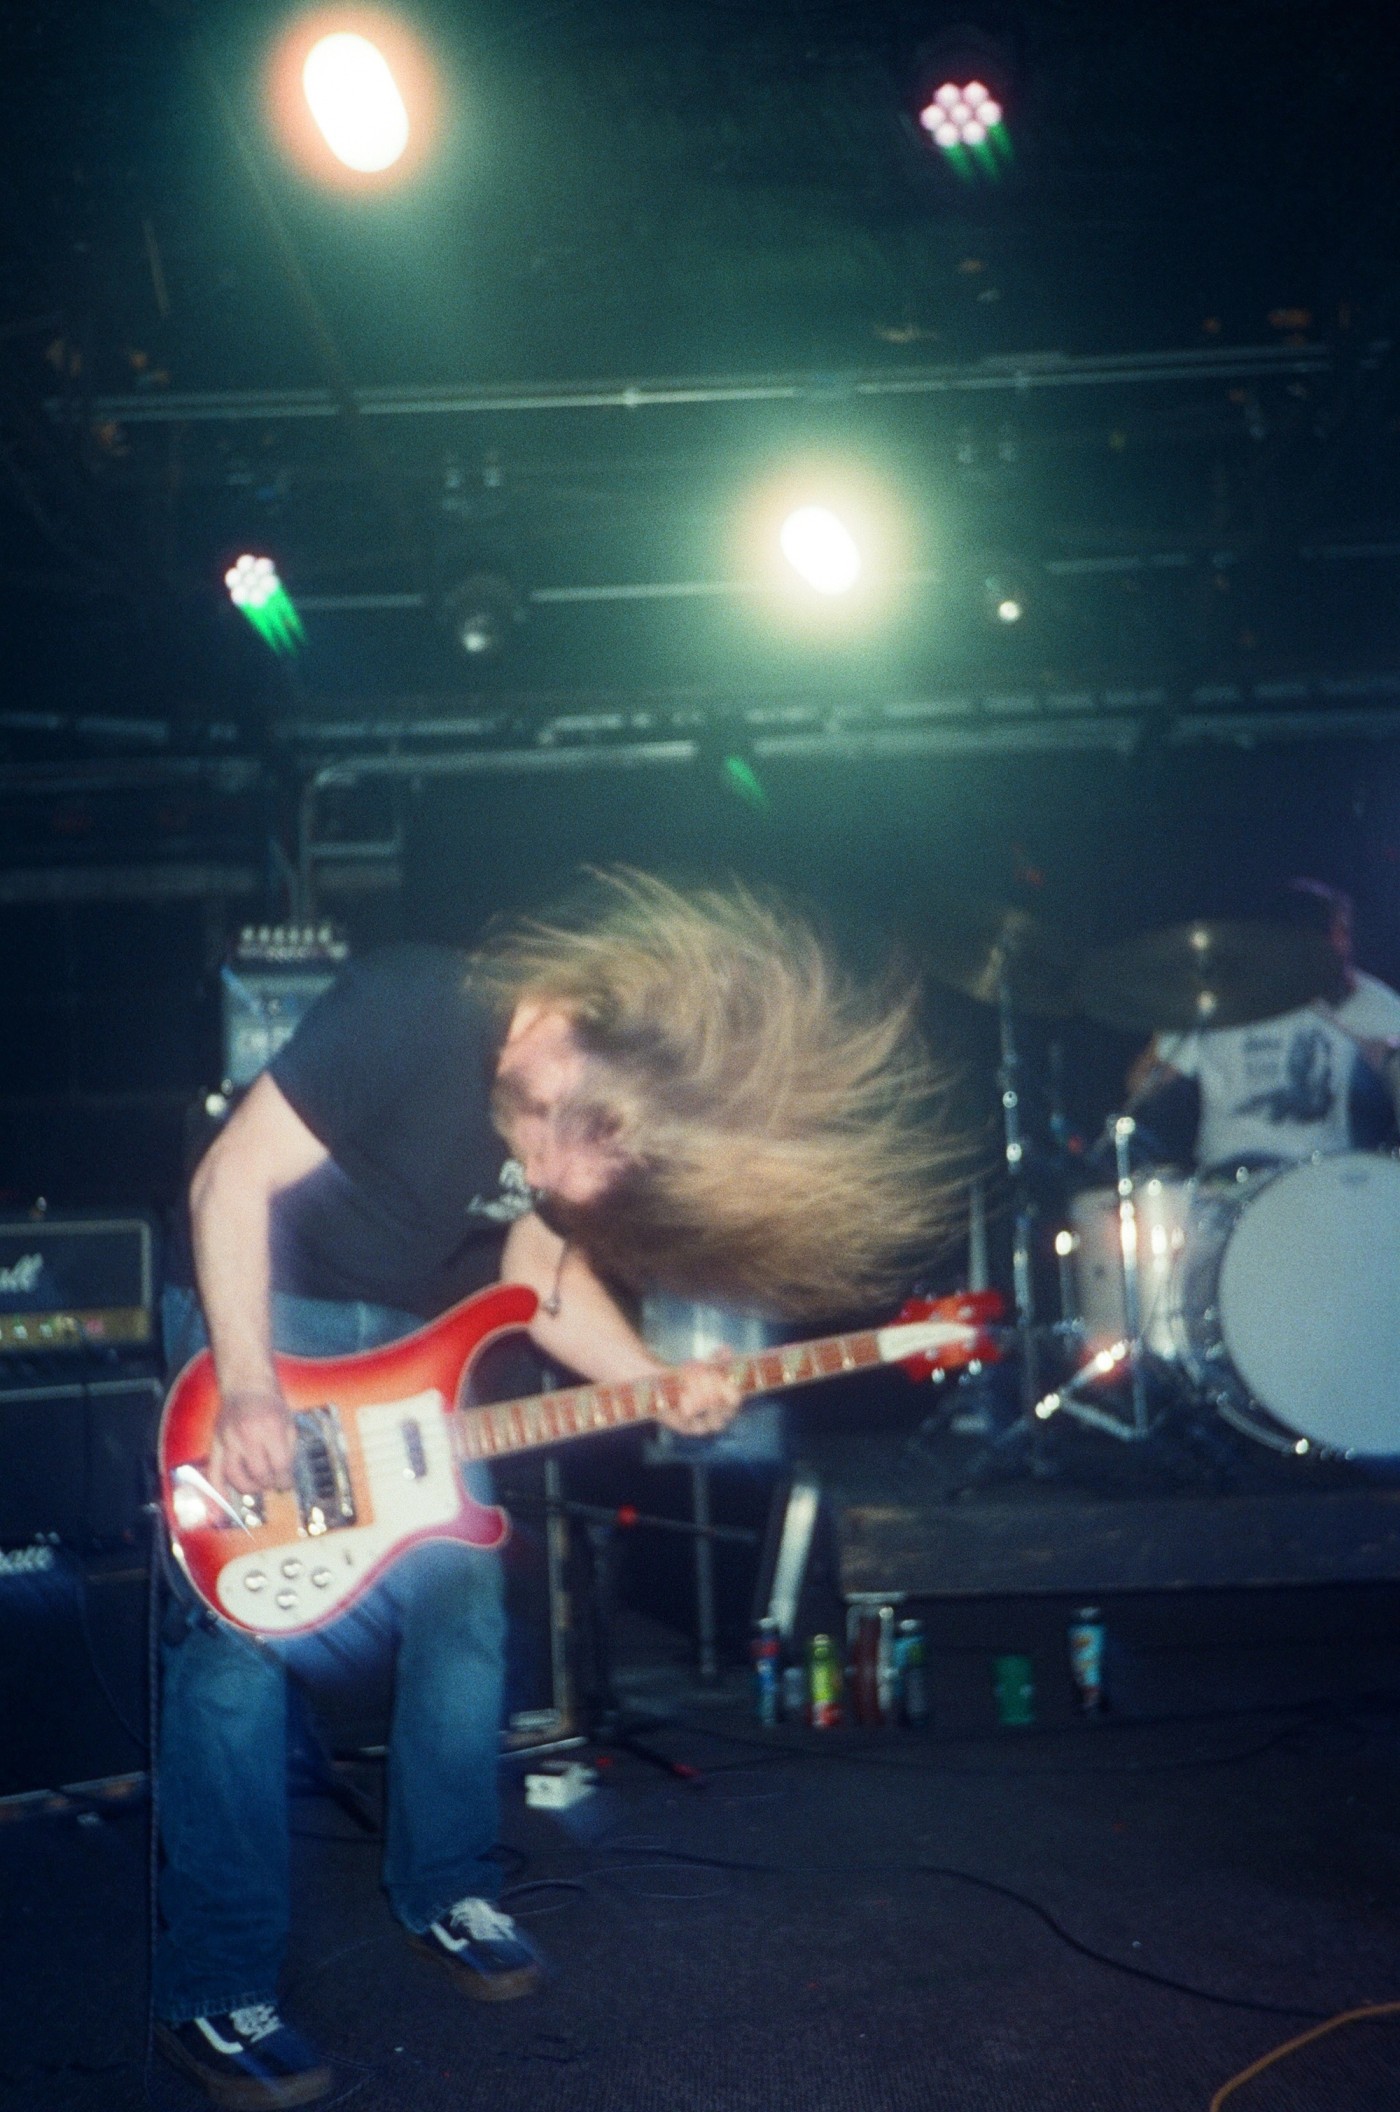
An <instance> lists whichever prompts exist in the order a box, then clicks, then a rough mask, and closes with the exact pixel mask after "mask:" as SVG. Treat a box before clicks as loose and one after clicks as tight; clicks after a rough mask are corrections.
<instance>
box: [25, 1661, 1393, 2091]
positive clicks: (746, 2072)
mask: <svg viewBox="0 0 1400 2112" xmlns="http://www.w3.org/2000/svg"><path fill="white" fill-rule="evenodd" d="M653 1655H655V1654H653ZM673 1655H674V1653H673ZM629 1684H630V1686H631V1688H632V1690H633V1692H634V1694H635V1696H636V1698H637V1699H639V1700H643V1701H646V1702H648V1703H651V1704H656V1705H658V1707H659V1710H660V1712H661V1713H664V1714H666V1715H667V1716H668V1717H669V1718H670V1720H669V1722H668V1723H666V1725H665V1726H664V1727H663V1728H660V1729H657V1730H656V1731H654V1732H653V1733H652V1737H651V1742H652V1744H653V1745H654V1746H655V1748H656V1749H657V1750H658V1751H663V1752H665V1753H667V1754H670V1755H672V1756H674V1757H677V1758H680V1759H683V1760H684V1761H686V1762H688V1763H690V1764H692V1765H695V1766H697V1767H698V1768H700V1769H701V1771H702V1773H703V1777H704V1779H703V1783H701V1784H695V1785H686V1784H682V1783H679V1782H677V1781H675V1780H673V1779H672V1778H670V1777H668V1776H665V1775H663V1774H660V1773H658V1772H657V1771H655V1770H654V1769H652V1768H651V1767H648V1766H646V1765H644V1764H642V1763H641V1762H639V1761H637V1760H636V1759H634V1758H631V1757H627V1756H622V1757H619V1758H618V1759H617V1760H616V1761H615V1763H614V1764H613V1765H612V1766H610V1767H609V1768H608V1769H607V1782H608V1786H607V1788H606V1789H605V1790H604V1791H603V1792H601V1793H600V1794H599V1795H598V1796H597V1797H596V1798H594V1799H593V1800H591V1801H590V1802H588V1803H586V1804H585V1805H583V1806H582V1807H580V1808H579V1810H578V1811H577V1812H576V1813H575V1814H571V1815H570V1816H569V1818H568V1820H567V1822H566V1821H564V1820H560V1819H558V1818H555V1817H553V1816H549V1815H545V1814H540V1813H536V1812H530V1811H527V1810H526V1809H525V1807H524V1805H523V1801H522V1798H521V1794H520V1791H519V1788H518V1786H512V1788H511V1790H510V1793H509V1795H508V1798H507V1803H506V1821H505V1828H504V1833H505V1840H506V1843H507V1847H506V1850H505V1859H506V1866H507V1872H508V1882H509V1885H510V1888H511V1891H510V1899H511V1904H512V1905H514V1906H515V1908H516V1910H517V1911H518V1912H520V1914H521V1915H522V1917H524V1918H525V1919H527V1920H528V1922H529V1924H530V1926H531V1928H532V1930H533V1931H534V1933H535V1934H536V1936H537V1937H538V1938H539V1940H540V1942H541V1943H542V1944H543V1945H544V1946H545V1947H546V1948H547V1950H548V1953H549V1956H550V1958H551V1960H552V1963H553V1974H552V1977H551V1979H550V1982H549V1984H548V1985H547V1987H546V1988H545V1990H544V1991H543V1992H542V1993H541V1994H540V1995H538V1996H537V1997H535V1998H534V1999H532V2000H528V2001H525V2002H520V2003H515V2004H510V2005H507V2006H503V2007H500V2008H488V2009H481V2008H478V2007H476V2006H474V2005H472V2004H470V2003H466V2002H463V2001H462V2000H461V1998H460V1997H458V1996H457V1995H456V1994H455V1992H454V1990H453V1989H452V1988H451V1987H450V1985H448V1984H447V1983H446V1982H445V1980H444V1979H443V1977H442V1976H441V1975H440V1974H438V1973H435V1972H434V1971H433V1970H432V1968H431V1967H430V1966H429V1965H427V1964H425V1963H423V1962H421V1961H420V1960H419V1959H418V1958H417V1957H416V1956H415V1955H414V1954H413V1953H411V1952H410V1951H409V1950H408V1948H407V1947H406V1946H405V1944H404V1943H403V1941H402V1939H401V1938H400V1936H399V1934H398V1932H397V1930H396V1929H395V1927H394V1924H393V1922H392V1921H391V1919H390V1918H389V1915H388V1912H387V1909H386V1907H385V1905H384V1902H383V1900H382V1898H381V1896H380V1893H379V1890H378V1885H377V1876H376V1863H377V1852H376V1851H377V1844H376V1843H375V1842H373V1841H370V1840H367V1839H366V1838H365V1837H364V1836H363V1835H361V1834H358V1833H357V1832H356V1831H355V1829H354V1828H353V1826H352V1825H351V1824H350V1822H349V1821H348V1820H347V1819H346V1818H345V1817H344V1816H343V1815H342V1813H341V1812H340V1811H339V1809H338V1808H336V1807H335V1806H333V1805H331V1804H329V1803H327V1802H325V1801H324V1800H320V1799H316V1798H305V1799H299V1800H298V1802H297V1806H296V1826H297V1836H298V1837H297V1842H296V1857H297V1864H298V1871H299V1898H300V1908H299V1913H298V1919H297V1926H296V1930H295V1936H294V1942H293V1949H292V1957H291V1962H290V1966H289V1971H288V1975H287V1982H286V2003H287V2007H288V2009H289V2011H291V2012H293V2013H294V2014H295V2016H296V2017H297V2019H298V2020H299V2021H300V2022H301V2023H302V2024H303V2025H304V2027H305V2028H306V2029H307V2030H309V2031H310V2032H311V2033H313V2034H314V2035H315V2036H316V2037H317V2038H318V2039H319V2040H320V2041H321V2042H322V2043H323V2044H324V2045H325V2046H326V2048H328V2049H329V2050H331V2051H332V2052H333V2053H334V2056H335V2059H336V2063H337V2069H338V2075H339V2079H340V2085H339V2093H338V2095H337V2097H336V2099H335V2100H334V2101H335V2102H338V2103H344V2104H350V2105H358V2106H363V2107H365V2108H366V2112H371V2108H373V2112H381V2108H383V2112H399V2108H402V2112H410V2108H412V2112H437V2108H442V2112H447V2108H448V2107H451V2108H452V2112H473V2108H480V2112H486V2108H488V2107H489V2108H490V2112H631V2108H636V2112H657V2108H659V2107H663V2106H664V2107H666V2108H667V2112H812V2108H814V2107H820V2108H826V2107H830V2108H832V2112H844V2108H847V2107H849V2108H851V2112H943V2108H946V2112H1061V2108H1063V2112H1124V2108H1125V2107H1127V2106H1132V2107H1133V2108H1134V2112H1206V2107H1207V2106H1208V2105H1209V2102H1210V2099H1211V2096H1212V2094H1213V2093H1214V2092H1215V2091H1216V2090H1217V2089H1219V2087H1220V2086H1221V2085H1222V2084H1223V2083H1224V2082H1225V2081H1226V2080H1227V2079H1228V2078H1229V2077H1230V2076H1232V2075H1233V2074H1234V2073H1236V2072H1237V2071H1238V2070H1240V2069H1242V2068H1244V2067H1245V2066H1246V2065H1247V2064H1248V2063H1250V2062H1251V2061H1253V2060H1254V2059H1256V2058H1257V2057H1258V2056H1259V2055H1260V2054H1262V2053H1263V2052H1265V2051H1266V2050H1267V2049H1268V2048H1270V2047H1272V2046H1274V2045H1276V2044H1278V2043H1280V2042H1282V2041H1283V2040H1286V2039H1288V2038H1290V2037H1291V2036H1293V2035H1294V2034H1295V2033H1297V2032H1299V2031H1301V2030H1303V2029H1305V2028H1306V2026H1307V2024H1308V2022H1309V2021H1310V2019H1312V2018H1314V2017H1318V2016H1325V2015H1328V2014H1330V2013H1332V2012H1335V2011H1339V2010H1343V2009H1347V2008H1350V2007H1352V2006H1354V2005H1357V2004H1360V2003H1367V2002H1384V2001H1386V2000H1390V1999H1400V1692H1395V1693H1392V1694H1391V1695H1390V1696H1389V1697H1388V1698H1387V1697H1379V1698H1375V1697H1373V1698H1372V1699H1370V1700H1365V1699H1353V1700H1352V1701H1350V1702H1347V1703H1338V1702H1335V1701H1334V1702H1333V1703H1332V1704H1330V1705H1327V1706H1314V1707H1304V1706H1298V1707H1282V1706H1278V1707H1271V1708H1270V1707H1260V1708H1256V1709H1253V1710H1246V1711H1242V1712H1239V1713H1235V1714H1231V1713H1225V1712H1222V1713H1215V1714H1201V1715H1199V1716H1197V1717H1196V1718H1195V1719H1194V1720H1190V1719H1182V1720H1172V1721H1159V1722H1156V1723H1150V1724H1144V1723H1138V1724H1131V1723H1122V1724H1114V1723H1112V1722H1105V1723H1102V1724H1096V1725H1092V1726H1089V1725H1080V1726H1074V1727H1060V1728H1042V1729H1031V1730H1025V1731H1005V1732H1002V1733H1000V1734H995V1735H985V1734H978V1735H957V1734H954V1733H953V1732H951V1731H949V1730H944V1731H942V1732H939V1731H937V1730H935V1731H934V1732H932V1733H929V1734H915V1733H911V1732H902V1733H888V1734H884V1733H855V1732H849V1731H841V1732H830V1733H825V1734H816V1733H812V1732H808V1731H803V1730H787V1729H782V1730H779V1731H776V1732H764V1731H762V1730H760V1729H758V1727H757V1726H756V1725H755V1724H754V1723H753V1721H752V1719H751V1718H750V1717H749V1716H748V1715H747V1714H746V1712H745V1710H744V1708H743V1706H742V1694H741V1692H740V1690H739V1687H738V1675H735V1678H734V1681H733V1682H731V1686H730V1688H729V1690H728V1692H727V1693H726V1694H724V1695H721V1696H720V1697H719V1698H715V1697H713V1696H710V1697H702V1695H701V1693H700V1692H699V1691H698V1690H696V1689H695V1688H694V1687H693V1686H692V1685H691V1684H690V1682H689V1681H688V1679H687V1678H686V1677H684V1676H683V1675H682V1674H681V1673H680V1672H679V1670H678V1669H677V1667H676V1665H675V1664H674V1663H673V1664H671V1665H667V1664H666V1663H661V1662H653V1663H652V1665H651V1667H650V1668H649V1670H647V1671H646V1672H642V1671H640V1670H636V1671H634V1672H633V1673H632V1675H631V1677H630V1681H629ZM355 1779H356V1780H357V1781H358V1782H360V1783H361V1785H362V1786H363V1787H365V1788H366V1789H367V1790H368V1791H370V1792H371V1794H373V1795H376V1796H377V1793H378V1781H379V1777H378V1770H377V1768H376V1767H375V1766H373V1765H361V1766H360V1767H358V1768H357V1769H356V1771H355ZM0 1886H3V1896H4V1898H5V1901H6V1903H7V1912H6V1914H5V1917H4V1920H3V1923H2V1924H0V1928H3V1944H2V1948H3V1965H0V2003H3V2008H4V2015H3V2023H2V2025H0V2043H3V2054H2V2055H0V2094H3V2095H4V2096H5V2101H6V2103H7V2104H12V2105H14V2106H15V2107H16V2108H25V2112H28V2108H30V2107H44V2108H52V2112H137V2108H140V2107H143V2106H144V2105H146V2103H147V2102H148V2099H147V2095H146V2092H147V2088H148V2081H147V2078H146V2075H145V2072H144V2067H143V2041H144V2033H145V2011H144V2003H145V1955H146V1922H145V1896H146V1830H145V1823H144V1812H143V1810H142V1809H141V1808H139V1807H138V1808H134V1809H131V1810H130V1811H129V1812H128V1813H127V1815H126V1816H122V1817H117V1818H112V1819H101V1818H96V1817H93V1816H88V1817H86V1818H80V1817H77V1816H74V1815H69V1816H67V1817H64V1818H38V1819H30V1820H25V1821H23V1822H15V1823H12V1824H8V1825H4V1826H0ZM1081 1946H1082V1948H1081ZM1090 1953H1099V1954H1101V1955H1100V1956H1097V1957H1096V1956H1093V1955H1089V1954H1090ZM1153 1976H1158V1977H1157V1978H1154V1977H1153ZM1163 1981H1167V1982H1172V1981H1175V1982H1180V1983H1185V1984H1186V1986H1188V1987H1190V1988H1193V1989H1196V1990H1198V1991H1199V1992H1198V1993H1195V1994H1191V1993H1186V1992H1183V1991H1181V1989H1180V1988H1174V1987H1171V1986H1168V1985H1163V1984H1161V1983H1162V1982H1163ZM1252 2004H1253V2005H1260V2006H1259V2007H1251V2006H1250V2005H1252ZM1232 2005H1235V2006H1232ZM1397 2068H1400V2020H1388V2021H1378V2022H1368V2023H1364V2024H1360V2025H1357V2026H1355V2027H1352V2028H1349V2029H1347V2030H1345V2031H1342V2032H1339V2033H1336V2034H1334V2035H1332V2036H1330V2037H1328V2038H1325V2039H1323V2040H1321V2041H1320V2042H1319V2043H1317V2044H1315V2045H1313V2046H1310V2047H1308V2048H1306V2049H1305V2050H1304V2051H1302V2052H1301V2053H1299V2054H1298V2055H1296V2056H1294V2057H1292V2058H1291V2059H1290V2060H1288V2061H1287V2062H1286V2063H1284V2064H1283V2065H1281V2066H1279V2067H1278V2068H1276V2069H1274V2070H1272V2071H1270V2072H1269V2074H1268V2075H1267V2076H1265V2077H1261V2078H1260V2079H1259V2080H1258V2081H1257V2082H1254V2083H1251V2084H1249V2085H1248V2086H1246V2088H1245V2089H1243V2090H1242V2091H1241V2092H1240V2093H1239V2097H1238V2100H1234V2099H1232V2101H1231V2102H1232V2112H1233V2105H1234V2103H1235V2102H1238V2103H1239V2105H1240V2108H1241V2112H1246V2108H1249V2112H1254V2108H1256V2107H1257V2108H1259V2112H1266V2108H1267V2112H1318V2108H1319V2107H1323V2106H1342V2105H1345V2106H1346V2107H1347V2108H1348V2112H1382V2108H1384V2112H1393V2107H1394V2105H1395V2101H1396V2082H1395V2077H1396V2073H1397ZM149 2102H150V2103H151V2104H153V2105H155V2106H157V2107H160V2108H166V2112H184V2108H189V2107H193V2106H196V2105H198V2104H199V2103H202V2102H203V2100H202V2099H201V2098H199V2097H198V2096H197V2095H196V2094H195V2093H193V2092H191V2091H190V2090H189V2089H188V2087H187V2086H186V2085H185V2084H184V2083H183V2082H181V2081H180V2080H179V2079H177V2078H176V2077H174V2076H173V2075H171V2074H169V2073H168V2072H167V2071H166V2070H165V2069H164V2067H163V2066H161V2065H160V2064H156V2065H155V2066H153V2068H152V2070H151V2072H150V2075H149ZM327 2102H330V2101H329V2100H328V2101H327Z"/></svg>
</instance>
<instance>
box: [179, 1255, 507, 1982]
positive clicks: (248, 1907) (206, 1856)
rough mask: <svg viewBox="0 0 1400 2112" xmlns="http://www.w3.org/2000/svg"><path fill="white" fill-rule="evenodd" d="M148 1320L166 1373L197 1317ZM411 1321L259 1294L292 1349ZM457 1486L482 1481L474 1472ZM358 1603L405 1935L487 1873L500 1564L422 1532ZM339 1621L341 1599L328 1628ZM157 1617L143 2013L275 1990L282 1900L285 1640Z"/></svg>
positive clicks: (497, 1718) (378, 1310)
mask: <svg viewBox="0 0 1400 2112" xmlns="http://www.w3.org/2000/svg"><path fill="white" fill-rule="evenodd" d="M164 1318H165V1340H166V1353H167V1360H168V1363H169V1366H170V1369H171V1371H172V1372H174V1371H177V1370H178V1369H179V1368H180V1366H181V1364H183V1363H184V1362H185V1361H186V1360H187V1359H188V1358H189V1357H190V1356H192V1355H193V1354H194V1352H195V1351H196V1350H197V1349H198V1348H200V1347H201V1346H202V1344H203V1341H204V1329H203V1316H202V1315H201V1313H200V1310H199V1306H198V1304H197V1302H196V1300H195V1297H194V1294H193V1293H192V1292H190V1291H184V1290H179V1289H175V1288H171V1289H167V1291H166V1293H165V1311H164ZM421 1324H422V1323H421V1322H420V1321H418V1320H416V1319H415V1318H414V1316H413V1315H412V1314H410V1313H401V1312H395V1311H393V1310H391V1309H390V1308H388V1307H386V1306H375V1305H337V1304H330V1303H327V1302H325V1301H323V1300H320V1299H313V1298H292V1297H287V1296H284V1295H281V1294H279V1295H278V1296H276V1297H275V1298H274V1300H273V1338H274V1341H275V1343H276V1346H277V1348H278V1349H281V1350H286V1351H290V1352H294V1353H299V1354H301V1355H303V1356H338V1355H343V1354H345V1353H346V1352H347V1351H352V1350H359V1349H372V1348H375V1347H377V1346H378V1345H379V1344H381V1343H384V1342H392V1341H394V1340H395V1339H396V1338H397V1337H398V1336H400V1335H404V1334H407V1333H409V1332H410V1331H411V1330H412V1329H413V1328H415V1327H418V1326H420V1325H421ZM473 1493H475V1494H477V1495H478V1496H484V1495H487V1494H489V1491H487V1490H486V1489H485V1488H484V1487H478V1486H476V1484H475V1482H474V1487H473ZM374 1601H375V1603H374V1619H375V1622H376V1624H379V1625H382V1624H384V1623H386V1622H387V1623H389V1624H391V1625H392V1627H393V1630H394V1632H395V1635H396V1638H397V1660H396V1666H395V1679H394V1706H393V1716H392V1723H391V1729H390V1734H389V1767H388V1789H387V1798H386V1820H385V1845H384V1864H383V1879H384V1886H385V1890H386V1891H387V1893H388V1895H389V1901H390V1905H391V1906H392V1908H393V1910H394V1912H395V1914H397V1916H398V1918H399V1920H400V1921H401V1922H403V1923H404V1925H405V1926H406V1927H407V1928H409V1929H413V1930H415V1931H417V1930H422V1929H425V1928H427V1926H428V1924H429V1922H431V1921H435V1920H436V1919H437V1918H438V1916H439V1915H440V1914H442V1913H443V1912H444V1911H445V1910H446V1908H447V1907H449V1906H450V1905H451V1904H452V1903H453V1901H454V1900H458V1899H461V1898H464V1897H466V1896H467V1895H468V1894H476V1895H479V1896H482V1897H485V1898H494V1897H495V1895H496V1892H497V1890H498V1888H499V1885H500V1872H499V1869H498V1868H497V1866H496V1864H495V1862H494V1861H493V1860H492V1850H493V1849H494V1848H495V1845H496V1839H497V1827H498V1819H499V1813H498V1803H497V1790H496V1769H497V1762H498V1758H499V1753H500V1723H501V1709H502V1695H503V1683H504V1674H503V1661H504V1645H505V1613H504V1606H503V1594H502V1581H501V1566H500V1563H499V1561H498V1560H497V1558H496V1557H495V1556H494V1555H493V1554H488V1553H485V1552H483V1551H482V1550H480V1549H478V1548H470V1547H465V1546H462V1545H460V1544H459V1543H457V1542H452V1541H433V1542H429V1543H427V1544H426V1545H425V1546H423V1547H420V1548H416V1549H413V1550H412V1551H410V1552H409V1553H408V1554H406V1555H405V1556H404V1557H403V1559H402V1560H401V1561H399V1562H398V1563H397V1564H396V1565H395V1566H394V1568H393V1569H392V1570H391V1571H390V1572H389V1574H388V1576H387V1577H386V1578H385V1580H384V1581H383V1583H381V1584H380V1585H379V1586H378V1588H377V1591H376V1593H375V1594H374ZM355 1618H356V1615H355V1612H354V1610H353V1609H352V1610H351V1611H350V1612H349V1613H347V1614H345V1615H344V1616H342V1622H345V1621H353V1620H354V1619H355ZM341 1625H342V1623H341V1622H337V1623H336V1624H335V1627H337V1628H338V1627H340V1626H341ZM166 1629H167V1634H166V1640H165V1644H164V1648H163V1661H162V1686H161V1729H160V1754H159V1770H160V1771H159V1781H158V1790H159V1805H160V1832H161V1843H162V1846H163V1848H164V1851H165V1867H164V1870H163V1873H162V1877H161V1887H160V1904H161V1915H162V1922H163V1926H162V1928H161V1931H160V1934H159V1937H158V1940H157V1949H156V1962H155V1979H154V1989H153V1995H154V2006H155V2011H156V2014H157V2015H158V2016H159V2017H162V2018H163V2019H164V2020H165V2021H166V2022H168V2023H180V2022H183V2021H184V2020H185V2019H186V2018H189V2017H195V2016H211V2015H215V2014H218V2013H219V2012H221V2011H225V2010H230V2009H241V2008H243V2007H245V2006H247V2005H248V2004H250V2003H254V2002H266V2001H272V2000H273V1999H274V1998H275V1995H276V1988H277V1977H278V1973H279V1971H280V1968H281V1963H282V1954H283V1950H284V1948H285V1945H286V1940H287V1928H288V1922H289V1919H290V1912H291V1882H290V1842H289V1829H288V1807H287V1799H288V1786H287V1678H288V1662H289V1661H290V1662H291V1664H292V1665H293V1667H295V1660H296V1650H297V1647H298V1646H297V1645H296V1644H294V1643H288V1644H270V1643H266V1642H261V1641H255V1640H254V1639H253V1638H252V1637H250V1636H247V1635H244V1634H243V1633H242V1632H241V1631H239V1630H237V1629H234V1628H230V1627H228V1626H227V1625H226V1624H225V1623H224V1622H222V1621H219V1620H216V1619H215V1618H214V1617H213V1615H211V1614H209V1613H208V1612H206V1611H205V1610H204V1609H203V1608H196V1607H193V1606H184V1605H177V1606H175V1607H172V1609H171V1617H170V1618H169V1620H168V1621H167V1623H166ZM330 1633H331V1634H332V1635H333V1634H334V1629H332V1630H331V1631H330Z"/></svg>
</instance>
